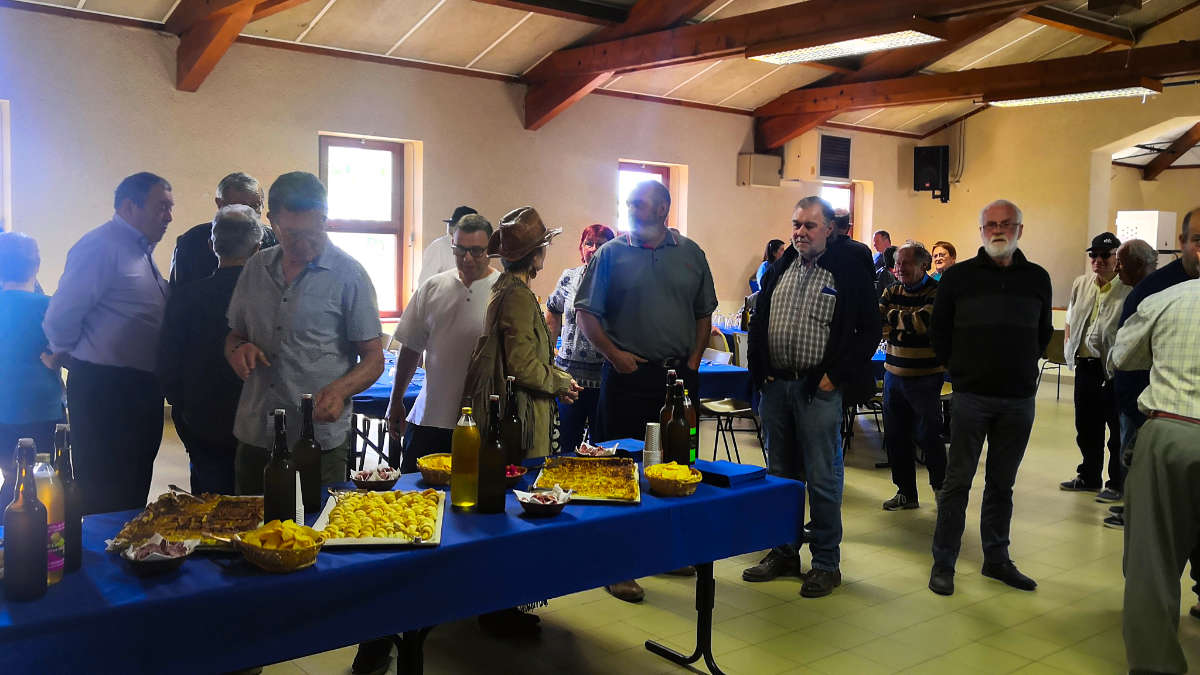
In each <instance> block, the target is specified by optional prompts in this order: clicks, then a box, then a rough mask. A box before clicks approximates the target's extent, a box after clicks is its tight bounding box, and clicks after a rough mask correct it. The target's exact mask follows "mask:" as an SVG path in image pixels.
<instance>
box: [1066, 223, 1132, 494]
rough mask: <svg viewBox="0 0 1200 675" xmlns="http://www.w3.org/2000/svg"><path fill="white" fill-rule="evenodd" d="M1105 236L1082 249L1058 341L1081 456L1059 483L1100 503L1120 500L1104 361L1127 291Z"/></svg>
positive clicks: (1116, 432)
mask: <svg viewBox="0 0 1200 675" xmlns="http://www.w3.org/2000/svg"><path fill="white" fill-rule="evenodd" d="M1120 246H1121V240H1119V239H1117V237H1116V236H1115V235H1113V234H1112V233H1111V232H1102V233H1100V234H1098V235H1096V236H1095V237H1094V238H1093V239H1092V245H1091V246H1089V247H1088V249H1087V255H1088V258H1089V259H1090V261H1091V272H1089V273H1087V274H1084V275H1082V276H1080V277H1079V278H1078V279H1076V280H1075V282H1074V283H1072V284H1071V300H1070V303H1069V304H1068V305H1067V324H1066V328H1065V334H1064V336H1063V337H1064V341H1065V349H1064V350H1063V354H1064V355H1065V356H1066V359H1067V365H1069V366H1073V367H1074V368H1075V434H1076V436H1075V442H1076V443H1077V444H1078V445H1079V452H1080V453H1081V454H1082V455H1083V462H1082V463H1081V464H1080V465H1079V467H1078V468H1077V469H1076V471H1077V473H1078V475H1076V476H1075V478H1072V479H1071V480H1068V481H1064V482H1063V483H1061V484H1060V485H1059V487H1061V488H1062V489H1063V490H1068V491H1072V492H1093V493H1098V494H1097V496H1096V500H1097V501H1100V502H1116V501H1120V500H1121V492H1122V489H1123V488H1124V479H1123V478H1124V477H1123V476H1122V472H1121V430H1120V425H1119V421H1118V416H1117V397H1116V393H1115V392H1114V390H1113V383H1112V380H1111V379H1109V378H1108V377H1107V375H1106V373H1105V368H1104V363H1105V361H1106V360H1107V359H1108V351H1109V349H1111V348H1112V345H1113V342H1114V340H1115V339H1116V334H1117V323H1118V321H1119V320H1120V318H1121V307H1122V305H1123V304H1124V303H1125V296H1127V295H1129V291H1130V290H1132V289H1131V288H1129V286H1126V285H1125V284H1123V283H1121V280H1120V279H1119V278H1117V248H1119V247H1120ZM1106 426H1107V427H1108V451H1109V461H1108V482H1107V483H1105V482H1103V477H1104V446H1105V440H1104V427H1106Z"/></svg>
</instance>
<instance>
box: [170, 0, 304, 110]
mask: <svg viewBox="0 0 1200 675" xmlns="http://www.w3.org/2000/svg"><path fill="white" fill-rule="evenodd" d="M304 2H306V0H183V1H182V2H180V3H179V4H178V5H176V6H175V9H174V11H172V12H171V16H169V17H167V20H166V23H165V25H164V28H165V29H166V30H167V31H169V32H171V33H175V34H176V35H178V36H179V46H178V48H176V50H175V87H176V88H177V89H179V90H181V91H196V90H197V89H199V88H200V84H201V83H203V82H204V79H205V78H206V77H208V75H209V73H211V72H212V70H213V68H215V67H216V65H217V62H219V61H220V60H221V57H222V56H224V55H225V52H226V51H228V50H229V46H230V45H232V44H233V43H234V41H235V40H237V37H238V35H239V34H240V33H241V32H242V31H243V30H244V29H245V28H246V25H247V24H249V23H250V22H251V21H253V20H255V19H260V18H263V17H267V16H270V15H272V14H275V13H277V12H282V11H284V10H285V9H290V8H292V7H295V6H297V5H300V4H302V3H304Z"/></svg>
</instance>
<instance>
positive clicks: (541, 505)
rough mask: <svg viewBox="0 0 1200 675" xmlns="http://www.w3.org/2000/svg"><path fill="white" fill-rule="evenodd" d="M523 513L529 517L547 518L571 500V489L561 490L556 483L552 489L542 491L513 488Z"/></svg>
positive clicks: (558, 511)
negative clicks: (522, 490)
mask: <svg viewBox="0 0 1200 675" xmlns="http://www.w3.org/2000/svg"><path fill="white" fill-rule="evenodd" d="M513 494H514V495H516V496H517V501H518V502H520V504H521V508H522V509H524V511H525V515H527V516H529V517H531V518H548V517H550V516H557V515H558V514H560V513H562V510H563V507H565V506H566V505H567V502H569V501H571V491H570V490H563V489H562V488H561V487H559V486H558V485H555V486H554V489H553V490H545V491H542V492H521V491H520V490H513Z"/></svg>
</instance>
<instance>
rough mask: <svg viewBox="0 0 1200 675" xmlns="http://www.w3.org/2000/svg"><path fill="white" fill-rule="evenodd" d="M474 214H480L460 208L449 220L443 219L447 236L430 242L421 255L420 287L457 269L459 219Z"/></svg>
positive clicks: (467, 207)
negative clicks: (455, 261)
mask: <svg viewBox="0 0 1200 675" xmlns="http://www.w3.org/2000/svg"><path fill="white" fill-rule="evenodd" d="M472 213H479V212H478V211H476V210H475V209H473V208H471V207H469V206H460V207H458V208H456V209H454V213H452V214H450V217H449V218H443V219H442V222H443V223H445V224H446V234H444V235H442V236H440V237H438V238H437V239H434V240H433V241H431V242H429V245H428V246H426V247H425V250H424V251H423V252H422V253H421V275H420V276H419V277H417V286H418V287H420V285H421V284H423V283H425V280H426V279H428V278H429V277H431V276H433V275H435V274H438V273H439V272H445V271H446V270H452V269H455V265H454V250H453V249H454V241H453V238H454V228H455V227H457V226H458V219H459V218H462V217H463V216H466V215H470V214H472Z"/></svg>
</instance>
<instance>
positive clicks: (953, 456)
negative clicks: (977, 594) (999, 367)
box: [933, 391, 1034, 569]
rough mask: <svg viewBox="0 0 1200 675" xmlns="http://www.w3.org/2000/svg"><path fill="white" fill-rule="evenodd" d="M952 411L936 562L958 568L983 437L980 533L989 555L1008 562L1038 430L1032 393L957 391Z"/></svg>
mask: <svg viewBox="0 0 1200 675" xmlns="http://www.w3.org/2000/svg"><path fill="white" fill-rule="evenodd" d="M950 411H951V412H950V454H949V457H948V458H947V460H946V480H945V482H943V483H942V496H941V498H940V499H939V500H938V516H937V527H936V528H935V529H934V531H933V562H934V564H935V565H937V566H939V567H945V568H949V569H954V563H955V562H957V561H958V550H959V547H960V545H961V544H962V533H963V529H964V528H965V527H966V519H967V501H968V497H969V496H970V493H971V482H972V481H973V480H974V479H975V472H976V470H978V468H979V456H980V455H981V454H983V442H984V440H987V444H988V453H987V464H986V469H985V473H984V488H983V509H982V511H981V512H980V515H979V535H980V539H982V541H983V558H984V560H986V561H987V562H995V563H999V562H1005V561H1007V560H1008V559H1009V558H1008V544H1009V538H1008V532H1009V525H1010V523H1011V522H1012V510H1013V503H1012V493H1013V485H1014V484H1015V483H1016V481H1017V469H1018V468H1020V466H1021V459H1022V458H1023V457H1025V446H1026V445H1027V444H1028V443H1029V432H1030V431H1032V430H1033V415H1034V400H1033V397H1032V396H1030V397H1029V398H1001V397H998V396H982V395H980V394H969V393H966V392H959V391H956V392H954V401H953V405H952V406H951V408H950Z"/></svg>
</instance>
